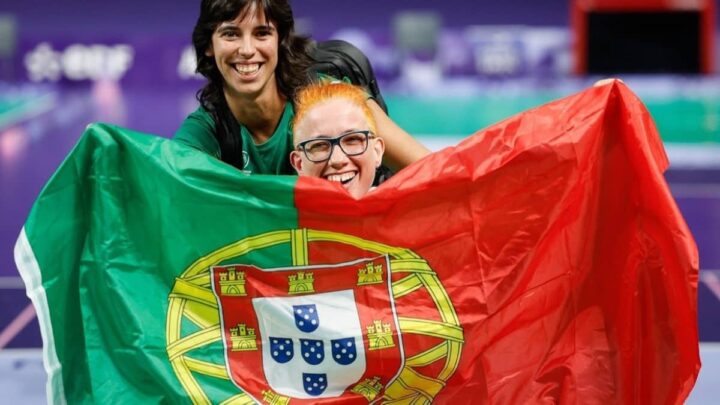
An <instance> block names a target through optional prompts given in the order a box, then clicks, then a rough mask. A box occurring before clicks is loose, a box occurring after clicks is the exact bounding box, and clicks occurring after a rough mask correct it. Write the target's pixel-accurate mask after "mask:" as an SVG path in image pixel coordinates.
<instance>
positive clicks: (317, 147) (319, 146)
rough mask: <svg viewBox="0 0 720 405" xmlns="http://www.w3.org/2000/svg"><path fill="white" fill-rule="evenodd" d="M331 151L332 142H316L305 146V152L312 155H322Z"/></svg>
mask: <svg viewBox="0 0 720 405" xmlns="http://www.w3.org/2000/svg"><path fill="white" fill-rule="evenodd" d="M329 149H330V142H327V141H314V142H309V143H307V144H305V150H307V151H308V152H310V153H322V152H325V151H327V150H329Z"/></svg>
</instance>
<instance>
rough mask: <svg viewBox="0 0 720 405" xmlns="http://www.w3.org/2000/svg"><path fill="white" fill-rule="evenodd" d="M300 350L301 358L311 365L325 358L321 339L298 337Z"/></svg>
mask: <svg viewBox="0 0 720 405" xmlns="http://www.w3.org/2000/svg"><path fill="white" fill-rule="evenodd" d="M300 352H301V354H302V358H303V359H304V360H305V361H306V362H307V363H308V364H312V365H313V366H314V365H317V364H320V363H322V362H323V360H325V344H323V341H322V340H314V339H300Z"/></svg>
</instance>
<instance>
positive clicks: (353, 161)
mask: <svg viewBox="0 0 720 405" xmlns="http://www.w3.org/2000/svg"><path fill="white" fill-rule="evenodd" d="M366 98H367V97H366V95H365V92H364V91H363V89H361V88H360V87H357V86H353V85H350V84H346V83H335V84H331V83H318V84H312V85H309V86H307V87H305V88H304V89H302V90H301V91H300V92H299V93H298V95H297V98H296V102H295V105H296V111H297V112H296V115H295V119H294V120H293V131H294V143H295V150H293V151H292V152H291V153H290V162H291V164H292V166H293V167H294V168H295V170H296V171H297V172H298V174H299V175H305V176H315V177H321V178H323V179H326V180H329V181H332V182H338V183H340V184H341V185H342V186H343V187H344V188H345V189H346V190H347V191H348V193H350V195H352V196H353V197H355V198H360V197H362V196H363V195H365V193H367V192H368V191H369V190H370V188H371V187H372V184H373V179H374V177H375V170H376V169H377V168H378V167H379V166H380V164H381V163H382V156H383V153H384V152H385V142H384V141H383V139H382V138H380V137H378V136H377V135H376V122H375V119H374V118H373V113H372V111H371V110H370V108H369V107H368V105H367V103H366V102H365V100H366Z"/></svg>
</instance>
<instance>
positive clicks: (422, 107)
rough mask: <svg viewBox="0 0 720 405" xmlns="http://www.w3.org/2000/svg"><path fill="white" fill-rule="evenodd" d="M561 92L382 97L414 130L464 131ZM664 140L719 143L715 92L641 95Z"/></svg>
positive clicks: (402, 122) (719, 100) (395, 115)
mask: <svg viewBox="0 0 720 405" xmlns="http://www.w3.org/2000/svg"><path fill="white" fill-rule="evenodd" d="M564 95H566V94H561V93H559V92H553V91H547V92H526V93H525V94H523V95H492V96H482V97H471V98H458V97H448V98H418V97H399V96H391V97H388V98H387V104H388V108H389V110H390V113H391V115H392V117H393V119H395V120H396V121H397V122H398V124H399V125H400V126H401V127H403V128H404V129H405V130H407V131H408V132H410V133H411V134H415V135H429V136H433V135H435V136H442V135H453V136H458V135H460V136H466V135H469V134H472V133H474V132H476V131H477V130H479V129H482V128H485V127H487V126H490V125H492V124H495V123H496V122H499V121H502V120H504V119H506V118H508V117H511V116H513V115H515V114H517V113H520V112H522V111H525V110H528V109H530V108H533V107H537V106H540V105H542V104H545V103H547V102H550V101H552V100H554V99H557V98H560V97H562V96H564ZM643 102H644V103H645V105H646V107H647V108H648V110H649V111H650V114H652V116H653V119H654V120H655V123H656V124H657V127H658V130H659V132H660V136H661V137H662V139H663V141H665V142H677V143H708V142H709V143H720V96H719V97H702V98H701V97H698V98H683V97H644V98H643Z"/></svg>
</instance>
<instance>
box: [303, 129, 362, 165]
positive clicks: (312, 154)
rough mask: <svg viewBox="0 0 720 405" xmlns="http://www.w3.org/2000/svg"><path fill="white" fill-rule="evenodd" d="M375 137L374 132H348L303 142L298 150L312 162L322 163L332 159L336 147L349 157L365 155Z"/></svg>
mask: <svg viewBox="0 0 720 405" xmlns="http://www.w3.org/2000/svg"><path fill="white" fill-rule="evenodd" d="M373 136H374V135H373V133H372V131H352V132H346V133H344V134H342V135H340V136H338V137H335V138H315V139H309V140H307V141H302V142H300V143H299V144H298V145H297V149H299V150H302V151H303V153H305V157H307V158H308V160H310V161H311V162H314V163H320V162H324V161H326V160H329V159H330V156H332V153H333V150H334V149H335V145H338V146H340V150H342V151H343V153H344V154H345V155H347V156H357V155H362V154H363V153H365V151H366V150H367V147H368V139H370V138H372V137H373Z"/></svg>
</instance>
